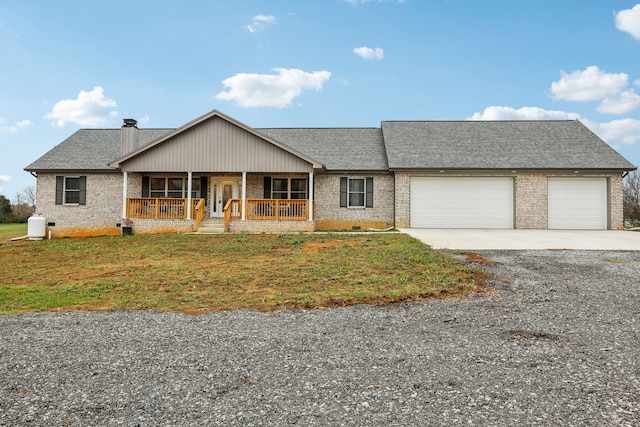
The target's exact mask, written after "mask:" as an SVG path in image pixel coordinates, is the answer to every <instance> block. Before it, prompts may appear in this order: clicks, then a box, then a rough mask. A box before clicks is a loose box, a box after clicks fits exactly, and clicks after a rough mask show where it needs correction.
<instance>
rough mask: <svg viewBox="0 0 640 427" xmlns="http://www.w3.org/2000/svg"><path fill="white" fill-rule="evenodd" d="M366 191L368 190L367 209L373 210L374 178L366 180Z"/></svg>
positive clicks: (366, 196)
mask: <svg viewBox="0 0 640 427" xmlns="http://www.w3.org/2000/svg"><path fill="white" fill-rule="evenodd" d="M365 189H366V190H365V191H366V195H365V199H366V207H368V208H372V207H373V178H367V179H366V185H365Z"/></svg>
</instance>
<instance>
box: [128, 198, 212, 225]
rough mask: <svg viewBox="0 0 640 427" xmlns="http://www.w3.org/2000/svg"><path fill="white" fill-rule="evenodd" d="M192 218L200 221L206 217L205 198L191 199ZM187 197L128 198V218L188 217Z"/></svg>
mask: <svg viewBox="0 0 640 427" xmlns="http://www.w3.org/2000/svg"><path fill="white" fill-rule="evenodd" d="M191 203H192V205H191V215H192V218H195V219H196V223H197V221H198V215H200V216H201V217H200V221H202V218H204V199H191ZM186 206H187V199H165V198H145V197H141V198H133V199H127V217H128V218H148V219H186V218H187V209H186Z"/></svg>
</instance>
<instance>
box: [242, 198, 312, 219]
mask: <svg viewBox="0 0 640 427" xmlns="http://www.w3.org/2000/svg"><path fill="white" fill-rule="evenodd" d="M308 207H309V202H308V201H307V200H291V199H286V200H282V199H247V219H251V220H276V221H278V220H288V221H306V220H308V219H309V208H308Z"/></svg>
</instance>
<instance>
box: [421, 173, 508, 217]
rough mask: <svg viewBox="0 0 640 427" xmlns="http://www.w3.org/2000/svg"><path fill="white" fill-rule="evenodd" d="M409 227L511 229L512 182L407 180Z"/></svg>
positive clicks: (461, 179) (463, 179) (440, 179)
mask: <svg viewBox="0 0 640 427" xmlns="http://www.w3.org/2000/svg"><path fill="white" fill-rule="evenodd" d="M410 220H411V227H415V228H506V229H510V228H513V179H511V178H484V177H481V178H471V177H469V178H421V177H414V178H412V179H411V218H410Z"/></svg>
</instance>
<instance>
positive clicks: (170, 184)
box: [149, 176, 201, 199]
mask: <svg viewBox="0 0 640 427" xmlns="http://www.w3.org/2000/svg"><path fill="white" fill-rule="evenodd" d="M200 182H201V181H200V178H193V179H192V180H191V198H193V199H197V198H200ZM187 184H188V178H186V177H174V176H171V177H168V176H163V177H150V179H149V197H153V198H172V199H186V198H187V190H188V189H187Z"/></svg>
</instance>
